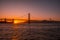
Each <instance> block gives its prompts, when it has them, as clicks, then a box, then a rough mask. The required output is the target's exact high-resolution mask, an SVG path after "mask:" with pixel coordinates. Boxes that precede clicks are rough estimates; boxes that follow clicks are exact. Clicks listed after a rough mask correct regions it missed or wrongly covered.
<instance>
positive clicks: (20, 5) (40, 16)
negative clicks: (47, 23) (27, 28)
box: [0, 0, 60, 20]
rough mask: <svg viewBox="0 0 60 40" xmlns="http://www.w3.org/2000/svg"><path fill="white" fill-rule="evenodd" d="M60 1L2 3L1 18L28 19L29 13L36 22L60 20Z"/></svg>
mask: <svg viewBox="0 0 60 40" xmlns="http://www.w3.org/2000/svg"><path fill="white" fill-rule="evenodd" d="M59 8H60V7H59V2H58V0H55V1H54V0H51V1H47V0H45V1H41V0H33V1H32V0H20V1H18V0H16V1H6V0H5V1H0V18H19V19H27V18H28V13H29V12H30V14H31V19H34V20H48V19H49V18H52V19H53V20H60V12H59Z"/></svg>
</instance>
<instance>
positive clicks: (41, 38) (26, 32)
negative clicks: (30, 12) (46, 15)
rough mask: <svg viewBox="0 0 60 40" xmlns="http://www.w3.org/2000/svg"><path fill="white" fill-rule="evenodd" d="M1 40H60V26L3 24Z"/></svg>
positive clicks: (47, 24) (54, 24)
mask: <svg viewBox="0 0 60 40" xmlns="http://www.w3.org/2000/svg"><path fill="white" fill-rule="evenodd" d="M0 40H60V24H57V23H46V24H45V23H31V24H1V23H0Z"/></svg>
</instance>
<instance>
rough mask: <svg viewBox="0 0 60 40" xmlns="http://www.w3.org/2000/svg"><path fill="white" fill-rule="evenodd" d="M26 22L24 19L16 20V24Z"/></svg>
mask: <svg viewBox="0 0 60 40" xmlns="http://www.w3.org/2000/svg"><path fill="white" fill-rule="evenodd" d="M22 22H25V21H23V20H14V24H17V23H22Z"/></svg>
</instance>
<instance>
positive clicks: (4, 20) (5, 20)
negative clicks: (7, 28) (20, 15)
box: [0, 13, 30, 24]
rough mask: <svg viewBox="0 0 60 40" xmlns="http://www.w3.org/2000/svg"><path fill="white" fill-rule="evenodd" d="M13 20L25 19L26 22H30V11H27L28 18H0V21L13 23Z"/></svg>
mask: <svg viewBox="0 0 60 40" xmlns="http://www.w3.org/2000/svg"><path fill="white" fill-rule="evenodd" d="M15 20H20V21H21V20H22V21H24V20H27V21H28V23H29V24H30V13H28V19H7V18H1V19H0V23H14V21H15Z"/></svg>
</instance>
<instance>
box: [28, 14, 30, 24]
mask: <svg viewBox="0 0 60 40" xmlns="http://www.w3.org/2000/svg"><path fill="white" fill-rule="evenodd" d="M28 24H30V13H28Z"/></svg>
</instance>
